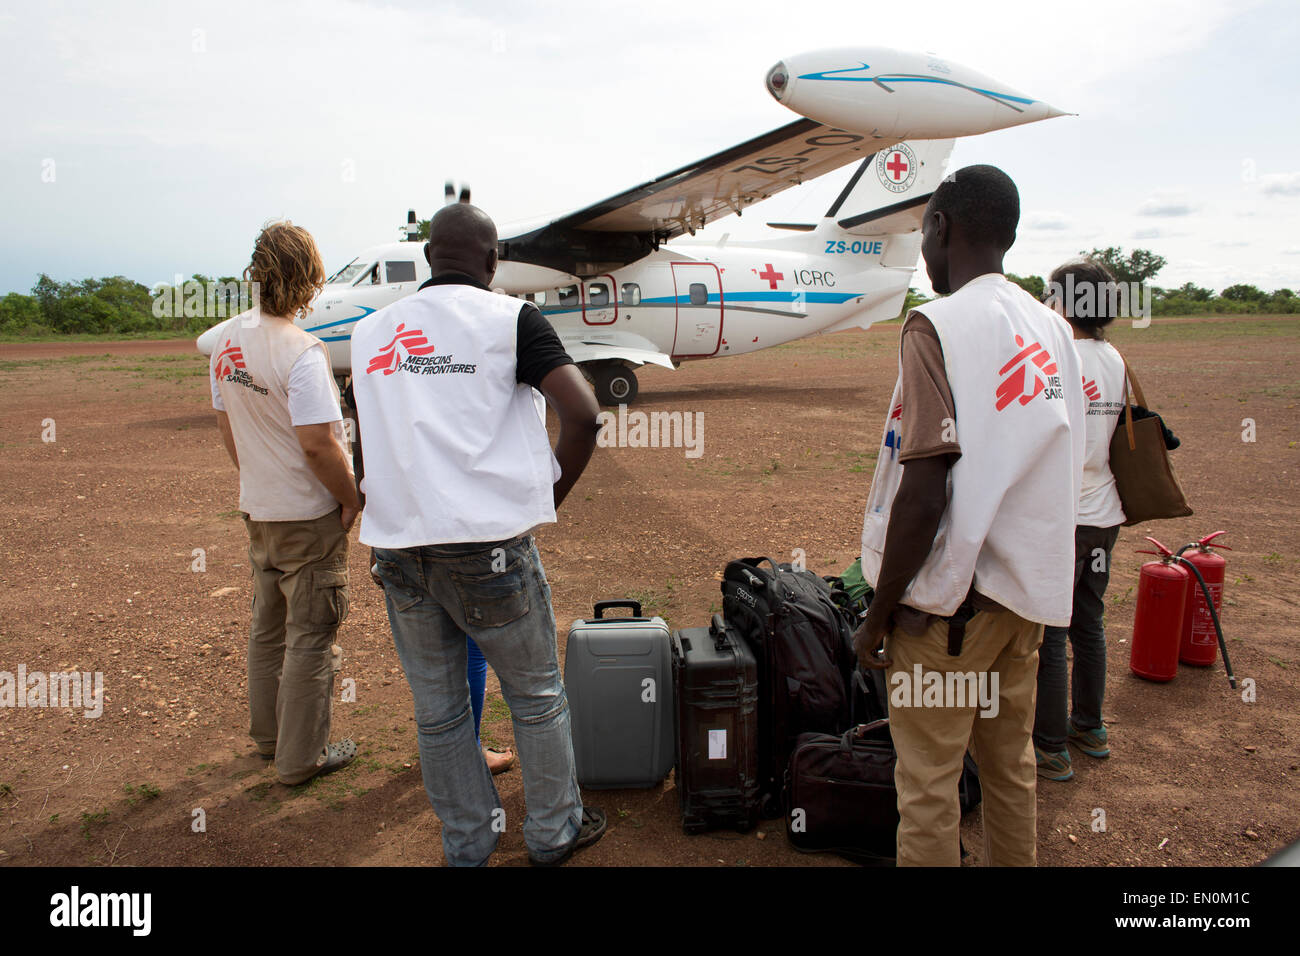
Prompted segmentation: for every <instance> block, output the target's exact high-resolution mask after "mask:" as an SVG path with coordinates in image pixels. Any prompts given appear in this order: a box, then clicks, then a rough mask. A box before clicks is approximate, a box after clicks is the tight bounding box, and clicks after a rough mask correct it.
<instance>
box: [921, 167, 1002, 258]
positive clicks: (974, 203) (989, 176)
mask: <svg viewBox="0 0 1300 956" xmlns="http://www.w3.org/2000/svg"><path fill="white" fill-rule="evenodd" d="M929 207H930V211H931V212H941V213H943V214H944V215H946V216H947V217H948V220H949V222H951V223H952V224H953V225H955V226H956V227H957V228H958V230H959V231H960V232H961V233H962V235H963V236H965V237H966V239H967V240H969V241H972V242H979V243H988V244H989V245H992V246H995V247H997V248H998V249H1000V250H1001V251H1003V252H1006V251H1007V250H1008V249H1010V248H1011V246H1012V244H1013V243H1014V242H1015V241H1016V226H1018V225H1019V224H1020V191H1019V190H1018V189H1016V184H1015V183H1014V182H1012V181H1011V177H1010V176H1008V175H1007V174H1006V173H1004V172H1003V171H1002V170H1000V169H998V168H997V167H996V166H965V167H963V168H961V169H959V170H957V171H956V172H955V173H950V174H949V175H948V176H945V177H944V180H943V182H941V183H939V188H938V189H936V190H935V191H934V195H933V196H931V197H930V203H929Z"/></svg>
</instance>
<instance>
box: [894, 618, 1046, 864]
mask: <svg viewBox="0 0 1300 956" xmlns="http://www.w3.org/2000/svg"><path fill="white" fill-rule="evenodd" d="M1042 638H1043V625H1041V624H1034V623H1032V622H1030V621H1026V620H1025V619H1024V618H1021V617H1019V616H1017V615H1016V614H1013V613H1012V612H1011V611H1006V610H1002V611H981V612H979V613H978V614H976V615H975V616H974V617H973V618H971V620H970V623H969V624H967V626H966V636H965V640H964V641H963V643H962V651H961V654H960V655H958V656H957V657H950V656H949V655H948V623H947V622H946V621H943V620H935V621H933V622H932V623H931V625H930V626H929V627H928V628H927V629H926V631H925V633H923V634H919V635H914V634H908V633H906V632H903V631H901V630H899V629H898V628H895V629H894V630H893V632H892V633H890V635H889V637H888V643H887V645H886V647H887V649H888V656H889V657H890V658H891V659H892V661H893V663H892V665H891V666H890V668H889V689H890V707H889V718H890V720H889V722H890V727H891V730H892V734H893V738H894V748H895V749H896V750H897V752H898V763H897V765H896V767H895V770H894V784H895V786H896V787H897V789H898V813H899V817H900V822H899V826H898V865H899V866H960V865H961V850H960V845H961V844H960V836H959V825H960V822H961V810H960V807H959V805H958V801H957V779H958V777H959V776H960V775H961V768H962V757H963V755H964V754H965V752H966V748H967V746H968V745H969V746H970V748H971V751H972V753H973V754H974V757H975V760H976V762H978V764H979V771H980V783H981V785H982V788H983V794H984V798H983V803H982V810H983V815H984V860H985V863H986V864H987V865H989V866H1034V865H1035V862H1036V859H1037V855H1036V846H1035V841H1036V823H1037V804H1036V797H1037V790H1036V784H1037V778H1036V772H1037V768H1036V766H1035V763H1034V748H1033V743H1032V740H1031V734H1032V732H1033V726H1034V695H1035V691H1036V688H1037V675H1038V646H1039V644H1040V643H1041V642H1042ZM918 664H919V665H920V666H921V673H922V674H923V675H924V674H928V673H931V672H938V675H939V676H940V677H943V678H944V685H943V686H944V688H945V689H947V688H949V687H952V688H953V689H954V691H955V690H956V688H957V687H959V686H962V685H961V683H960V682H958V681H955V680H950V679H948V678H947V677H946V675H947V674H949V673H967V674H969V673H971V672H974V673H975V674H976V675H978V674H981V673H982V674H983V675H985V677H984V679H985V681H986V687H987V688H988V697H987V698H986V699H988V698H992V700H991V701H990V704H989V706H988V707H987V710H988V711H989V712H992V711H993V710H994V708H995V707H996V716H988V717H984V716H979V713H980V712H981V710H983V709H985V708H982V707H981V705H980V703H979V700H978V699H971V698H972V696H973V695H970V694H967V693H954V692H948V693H945V694H943V695H931V696H930V697H929V698H926V697H925V696H923V695H920V692H919V691H918V692H917V695H916V696H914V694H913V692H912V685H913V684H914V683H916V673H917V672H916V665H918ZM900 675H905V677H902V676H900ZM994 675H996V680H997V685H996V687H997V693H996V694H992V693H991V692H992V689H993V687H994V684H993V678H994ZM927 684H929V685H930V686H933V679H930V680H927V679H924V678H923V680H922V686H925V685H927ZM965 686H966V687H969V686H971V684H970V682H969V681H968V682H966V684H965ZM936 699H937V700H938V705H937V706H935V705H934V704H935V701H936ZM918 700H919V701H920V702H921V703H922V706H916V703H917V701H918ZM926 704H929V706H926ZM958 704H963V706H958Z"/></svg>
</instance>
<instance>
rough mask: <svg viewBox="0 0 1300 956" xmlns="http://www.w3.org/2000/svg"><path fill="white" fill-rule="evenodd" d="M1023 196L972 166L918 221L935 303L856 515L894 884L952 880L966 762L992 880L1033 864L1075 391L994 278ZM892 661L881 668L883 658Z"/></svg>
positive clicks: (1060, 594) (1059, 330)
mask: <svg viewBox="0 0 1300 956" xmlns="http://www.w3.org/2000/svg"><path fill="white" fill-rule="evenodd" d="M1019 219H1020V197H1019V193H1018V192H1017V190H1016V187H1015V184H1014V183H1013V182H1012V181H1011V179H1010V178H1009V177H1008V176H1007V175H1006V173H1004V172H1002V170H1000V169H997V168H995V167H993V166H968V167H966V168H964V169H960V170H958V171H957V172H955V173H953V174H951V175H950V176H948V177H947V178H946V179H944V180H943V182H942V183H940V185H939V187H938V188H937V189H936V190H935V192H934V195H933V196H931V197H930V201H929V203H928V205H927V206H926V209H925V213H924V219H923V223H922V245H921V253H922V255H923V257H924V259H925V265H926V271H927V272H928V273H929V276H930V283H931V285H932V287H933V288H934V291H935V292H937V293H939V295H940V296H943V298H939V299H936V300H934V301H932V302H927V303H925V304H923V305H920V306H917V307H916V308H915V309H913V310H912V312H911V313H910V314H909V315H908V317H907V319H906V320H905V322H904V324H903V329H902V333H901V336H900V345H899V377H898V382H897V384H896V385H895V386H894V394H893V397H892V398H891V400H890V403H889V411H888V414H887V417H886V422H885V433H884V439H883V441H882V445H881V449H880V453H879V457H878V458H877V463H876V471H875V475H874V477H873V480H872V484H871V491H870V492H869V494H868V497H867V509H866V515H865V518H864V520H863V529H862V571H863V575H864V577H865V578H866V579H867V582H868V583H869V584H871V586H872V587H873V588H874V589H875V594H874V597H873V599H872V601H871V605H870V607H869V609H868V611H867V615H866V617H865V619H864V621H863V623H862V625H861V626H860V627H859V628H858V630H857V632H856V633H855V634H854V646H855V648H856V650H857V652H858V658H859V661H860V663H861V664H862V666H864V667H888V668H889V672H888V673H889V688H890V698H889V704H890V707H889V717H890V724H891V732H892V735H893V740H894V746H895V748H896V750H897V753H898V762H897V765H896V769H895V784H896V786H897V789H898V809H899V816H900V823H899V827H898V846H897V850H898V856H897V861H898V864H899V865H900V866H958V865H960V862H961V861H960V841H959V838H958V827H959V823H960V806H959V803H958V795H957V781H958V777H959V775H960V773H961V770H962V761H963V757H964V755H965V753H966V750H967V746H968V744H969V745H970V746H971V749H972V750H973V753H974V756H975V759H976V761H977V762H978V764H979V771H980V779H981V783H982V785H983V796H984V799H983V814H984V837H985V853H984V862H985V863H986V864H989V865H1003V866H1006V865H1010V866H1032V865H1034V863H1035V862H1036V859H1037V857H1036V850H1035V839H1036V834H1035V824H1036V807H1035V795H1036V788H1035V780H1036V777H1035V765H1034V750H1033V744H1032V741H1031V729H1032V725H1033V716H1034V689H1035V679H1036V675H1037V670H1038V646H1039V643H1040V641H1041V640H1042V634H1043V626H1044V625H1045V624H1054V625H1063V624H1066V623H1068V621H1069V619H1070V590H1071V581H1072V575H1073V569H1074V518H1075V509H1076V505H1077V503H1078V500H1079V487H1080V481H1081V473H1082V465H1083V392H1082V389H1081V387H1080V378H1079V358H1078V355H1077V354H1076V353H1075V350H1074V343H1073V341H1072V339H1071V335H1070V328H1069V326H1068V325H1067V324H1066V322H1065V321H1064V320H1063V319H1062V318H1061V317H1060V316H1058V315H1057V314H1056V313H1055V312H1053V311H1052V310H1051V309H1049V308H1047V307H1046V306H1045V305H1043V304H1042V303H1040V302H1038V301H1036V300H1035V299H1034V298H1033V297H1032V296H1031V295H1029V294H1028V293H1027V292H1025V291H1024V290H1022V289H1021V288H1020V287H1019V286H1017V285H1015V284H1014V283H1012V282H1010V281H1008V280H1007V279H1006V278H1005V277H1004V276H1003V274H1002V271H1003V266H1002V259H1003V256H1004V254H1005V253H1006V251H1007V250H1008V249H1009V248H1011V245H1012V243H1013V242H1014V241H1015V233H1016V226H1017V224H1018V222H1019ZM882 642H883V643H884V645H885V646H884V656H883V657H882V656H877V653H876V652H877V650H878V649H879V648H880V647H881V644H882Z"/></svg>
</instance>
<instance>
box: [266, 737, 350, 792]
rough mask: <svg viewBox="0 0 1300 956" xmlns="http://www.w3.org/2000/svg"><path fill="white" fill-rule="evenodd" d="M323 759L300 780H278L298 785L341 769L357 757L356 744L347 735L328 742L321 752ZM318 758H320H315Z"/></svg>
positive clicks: (286, 784)
mask: <svg viewBox="0 0 1300 956" xmlns="http://www.w3.org/2000/svg"><path fill="white" fill-rule="evenodd" d="M323 756H324V758H325V759H324V760H323V761H322V762H321V763H319V764H317V765H316V769H315V770H313V771H312V772H311V773H309V774H308V775H307V776H306V777H304V778H303V779H301V780H298V781H295V782H294V783H289V782H288V781H287V780H281V781H280V782H281V783H282V784H284V785H285V786H287V787H300V786H302V785H303V784H304V783H306V782H307V781H308V780H311V779H312V778H313V777H323V776H325V774H327V773H333V772H334V771H335V770H342V769H343V768H344V767H346V766H347V765H348V764H350V763H351V762H352V761H353V760H355V759H356V757H357V745H356V744H355V743H353V742H352V738H351V737H349V738H348V739H346V740H340V741H339V742H338V743H336V744H330V745H329V746H327V747H326V748H325V750H324V752H323ZM317 759H318V760H319V759H320V758H317Z"/></svg>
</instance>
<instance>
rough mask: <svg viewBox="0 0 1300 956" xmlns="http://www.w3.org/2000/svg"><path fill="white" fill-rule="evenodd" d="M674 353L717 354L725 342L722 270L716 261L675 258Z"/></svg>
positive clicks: (673, 265) (673, 264)
mask: <svg viewBox="0 0 1300 956" xmlns="http://www.w3.org/2000/svg"><path fill="white" fill-rule="evenodd" d="M672 269H673V287H674V290H675V296H676V299H677V335H676V337H675V338H674V339H673V355H714V354H716V353H717V351H718V348H719V346H721V345H722V312H723V303H722V273H721V272H719V271H718V267H717V266H716V265H714V264H713V263H712V262H674V263H672Z"/></svg>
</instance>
